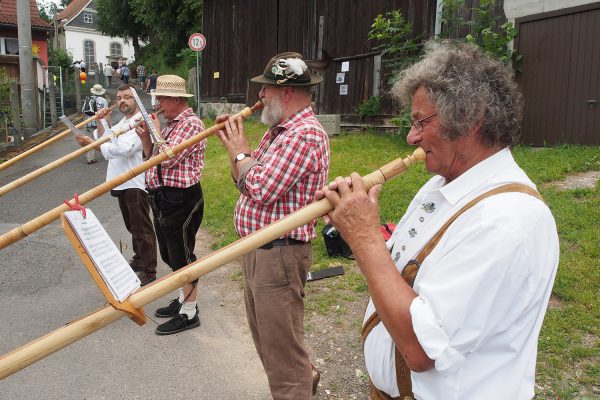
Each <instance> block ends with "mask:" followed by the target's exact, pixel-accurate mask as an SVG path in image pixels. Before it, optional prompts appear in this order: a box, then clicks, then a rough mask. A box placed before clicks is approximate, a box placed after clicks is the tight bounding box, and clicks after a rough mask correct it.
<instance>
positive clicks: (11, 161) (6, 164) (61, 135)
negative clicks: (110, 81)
mask: <svg viewBox="0 0 600 400" xmlns="http://www.w3.org/2000/svg"><path fill="white" fill-rule="evenodd" d="M114 107H115V106H112V107H110V109H111V110H112V109H113V108H114ZM96 118H97V117H96V116H95V115H94V116H93V117H91V118H88V119H86V120H85V121H83V122H80V123H78V124H77V125H75V127H76V128H83V127H84V126H86V125H87V124H89V123H90V122H92V121H94V120H96ZM69 133H71V130H70V129H67V130H66V131H62V132H61V133H59V134H58V135H56V136H54V137H51V138H50V139H48V140H45V141H44V142H42V143H40V144H38V145H37V146H35V147H32V148H31V149H29V150H27V151H24V152H23V153H21V154H19V155H16V156H14V157H13V158H11V159H8V160H6V161H4V162H3V163H2V164H0V171H2V170H3V169H5V168H8V167H10V166H11V165H13V164H14V163H16V162H17V161H20V160H22V159H24V158H25V157H28V156H30V155H32V154H33V153H35V152H37V151H40V150H42V149H43V148H44V147H46V146H49V145H51V144H52V143H54V142H56V141H57V140H60V139H62V138H64V137H65V136H67V135H69Z"/></svg>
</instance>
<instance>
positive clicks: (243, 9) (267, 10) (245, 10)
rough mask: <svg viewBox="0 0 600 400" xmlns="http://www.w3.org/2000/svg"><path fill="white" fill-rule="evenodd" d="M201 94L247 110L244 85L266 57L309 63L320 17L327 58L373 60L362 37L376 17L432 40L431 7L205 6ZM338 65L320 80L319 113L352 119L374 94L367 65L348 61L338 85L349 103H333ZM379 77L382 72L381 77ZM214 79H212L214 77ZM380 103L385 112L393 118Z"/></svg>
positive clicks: (352, 0)
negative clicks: (397, 14)
mask: <svg viewBox="0 0 600 400" xmlns="http://www.w3.org/2000/svg"><path fill="white" fill-rule="evenodd" d="M204 6H205V8H204V11H205V14H204V25H203V26H204V32H203V33H204V35H205V36H206V39H207V45H206V48H205V49H204V51H203V52H202V81H201V85H202V88H201V93H202V98H203V100H208V101H218V100H220V99H222V98H227V99H228V100H229V101H230V102H244V101H245V102H246V103H247V104H253V103H254V102H255V101H256V99H257V97H258V89H259V87H258V85H255V84H249V83H248V82H249V81H248V78H250V77H252V76H255V75H259V74H261V73H262V71H263V69H264V67H265V64H266V62H267V61H268V60H269V58H270V57H271V56H273V55H274V54H276V53H278V52H283V51H290V50H291V51H299V52H301V53H303V54H304V56H305V58H307V59H316V58H317V51H318V41H319V17H320V16H323V17H324V24H323V31H322V37H323V41H322V48H323V49H324V50H325V51H327V52H328V53H329V54H330V55H331V56H332V57H333V58H343V57H349V56H354V55H357V54H364V53H369V52H372V51H373V49H372V46H373V44H372V43H371V42H369V41H368V40H367V35H368V32H369V29H370V26H371V23H372V22H373V19H374V18H375V17H376V16H377V15H378V14H385V13H386V12H388V11H392V10H396V9H401V10H402V12H403V15H405V17H406V18H407V19H408V20H410V21H412V22H413V25H414V31H415V33H416V34H421V35H423V36H424V37H428V36H431V35H433V31H434V24H435V6H436V1H435V0H425V1H418V0H370V1H364V0H305V1H302V2H291V1H286V0H261V1H258V0H254V1H241V0H237V1H236V0H220V1H216V0H205V2H204ZM340 68H341V61H336V62H333V63H332V64H331V65H330V67H329V69H328V70H327V71H325V72H324V73H323V75H324V78H325V83H324V84H323V86H322V90H323V95H322V99H323V103H322V108H321V110H320V113H338V114H348V113H355V110H356V107H357V106H358V105H359V104H360V102H361V101H362V100H363V99H366V98H368V97H369V96H370V95H371V93H372V90H373V58H372V57H368V58H364V59H359V60H350V70H349V71H348V72H347V73H346V79H345V82H344V84H348V95H346V96H340V94H339V85H340V84H337V83H336V82H335V78H336V73H337V72H340ZM383 72H385V71H383ZM215 73H218V78H216V77H215ZM381 82H382V84H383V85H384V87H383V90H384V91H385V90H386V89H387V88H388V86H387V85H386V79H385V78H383V77H382V79H381ZM391 109H392V106H391V102H390V101H389V100H386V101H385V102H384V112H385V111H387V112H390V111H392V110H391Z"/></svg>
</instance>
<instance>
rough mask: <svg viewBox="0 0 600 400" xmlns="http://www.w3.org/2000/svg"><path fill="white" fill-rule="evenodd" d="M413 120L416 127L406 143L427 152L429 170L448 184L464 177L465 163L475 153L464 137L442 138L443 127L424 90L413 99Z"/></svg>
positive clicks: (411, 130)
mask: <svg viewBox="0 0 600 400" xmlns="http://www.w3.org/2000/svg"><path fill="white" fill-rule="evenodd" d="M412 120H413V125H412V127H411V129H410V132H409V134H408V137H407V138H406V140H407V142H408V143H409V144H412V145H416V146H420V147H421V148H422V149H423V150H425V154H426V155H427V160H426V161H425V165H426V166H427V170H428V171H429V172H433V173H435V174H438V175H441V176H443V177H444V178H446V180H447V181H451V180H453V179H455V178H456V177H458V176H459V175H460V174H462V173H463V172H464V171H465V161H466V160H468V159H469V153H470V152H471V151H472V150H473V149H472V148H470V146H467V145H466V144H467V143H466V142H465V138H463V137H459V138H458V139H456V140H449V139H447V138H446V137H445V136H444V135H443V134H442V132H443V129H444V128H443V126H442V125H441V124H440V119H439V116H438V115H437V109H436V108H435V106H434V104H433V103H432V102H431V100H429V97H428V96H427V90H426V89H425V88H424V87H420V88H419V89H417V91H416V92H415V94H414V95H413V96H412ZM417 121H420V122H417ZM419 128H421V129H422V131H421V130H420V129H419Z"/></svg>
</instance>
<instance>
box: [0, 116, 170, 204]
mask: <svg viewBox="0 0 600 400" xmlns="http://www.w3.org/2000/svg"><path fill="white" fill-rule="evenodd" d="M159 113H160V111H159ZM141 121H142V118H138V119H135V120H133V121H131V122H129V123H127V125H125V126H124V127H123V128H121V129H118V130H116V131H113V132H112V133H111V134H110V135H104V136H102V137H101V138H99V139H98V140H95V141H94V142H92V143H90V144H88V145H87V146H84V147H82V148H80V149H77V150H75V151H74V152H72V153H69V154H67V155H66V156H64V157H61V158H59V159H58V160H56V161H52V162H51V163H49V164H46V165H44V166H43V167H40V168H38V169H36V170H35V171H32V172H30V173H28V174H27V175H23V176H22V177H20V178H19V179H15V180H14V181H12V182H11V183H7V184H6V185H4V186H2V187H0V196H3V195H5V194H6V193H8V192H10V191H11V190H15V189H16V188H18V187H20V186H23V185H24V184H26V183H27V182H31V181H32V180H34V179H36V178H39V177H40V176H42V175H44V174H46V173H48V172H50V171H52V170H53V169H55V168H58V167H60V166H61V165H63V164H66V163H67V162H69V161H71V160H74V159H75V158H77V157H79V156H80V155H82V154H85V153H87V152H88V151H90V150H92V149H95V148H97V147H100V146H101V145H102V144H103V143H106V142H108V141H109V140H110V138H111V137H114V136H119V135H122V134H123V133H125V132H129V131H130V130H132V129H135V127H136V126H138V125H139V123H140V122H141ZM78 126H79V125H77V126H76V128H77V127H78ZM0 165H1V164H0Z"/></svg>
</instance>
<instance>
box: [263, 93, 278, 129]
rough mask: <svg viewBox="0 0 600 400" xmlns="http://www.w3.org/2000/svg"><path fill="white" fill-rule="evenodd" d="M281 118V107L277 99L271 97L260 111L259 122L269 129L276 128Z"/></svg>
mask: <svg viewBox="0 0 600 400" xmlns="http://www.w3.org/2000/svg"><path fill="white" fill-rule="evenodd" d="M282 118H283V106H282V105H281V100H280V99H279V98H278V97H272V98H271V100H269V102H268V103H267V104H265V107H264V108H263V110H262V113H261V115H260V121H261V122H262V123H263V124H265V125H267V126H270V127H274V126H276V125H277V124H278V123H280V122H281V120H282Z"/></svg>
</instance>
